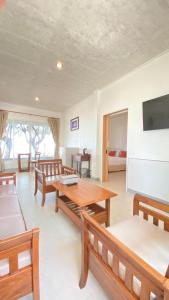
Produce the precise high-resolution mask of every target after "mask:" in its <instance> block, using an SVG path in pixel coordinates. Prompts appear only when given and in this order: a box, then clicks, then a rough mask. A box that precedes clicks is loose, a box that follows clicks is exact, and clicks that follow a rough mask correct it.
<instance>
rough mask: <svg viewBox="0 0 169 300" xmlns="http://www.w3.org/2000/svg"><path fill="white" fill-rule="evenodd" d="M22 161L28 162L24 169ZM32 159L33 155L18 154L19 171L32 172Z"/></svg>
mask: <svg viewBox="0 0 169 300" xmlns="http://www.w3.org/2000/svg"><path fill="white" fill-rule="evenodd" d="M22 159H25V160H27V166H26V167H24V168H23V167H22ZM30 159H31V154H30V153H19V154H18V171H19V172H30Z"/></svg>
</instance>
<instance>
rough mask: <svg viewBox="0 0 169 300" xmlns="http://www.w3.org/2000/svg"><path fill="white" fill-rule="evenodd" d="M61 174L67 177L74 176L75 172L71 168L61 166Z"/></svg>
mask: <svg viewBox="0 0 169 300" xmlns="http://www.w3.org/2000/svg"><path fill="white" fill-rule="evenodd" d="M62 174H67V175H69V174H70V175H71V174H76V170H74V169H73V168H71V167H67V166H62Z"/></svg>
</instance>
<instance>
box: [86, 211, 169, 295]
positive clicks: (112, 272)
mask: <svg viewBox="0 0 169 300" xmlns="http://www.w3.org/2000/svg"><path fill="white" fill-rule="evenodd" d="M82 216H83V220H84V221H83V224H84V226H83V232H82V241H83V253H84V254H83V257H84V262H83V264H84V265H86V266H87V264H88V261H89V260H90V263H91V264H92V261H95V260H97V261H98V262H99V264H100V270H99V272H102V270H104V269H105V268H106V273H107V275H108V276H109V277H111V284H112V285H114V286H115V287H116V285H118V288H119V289H120V291H121V299H133V300H134V299H138V296H137V295H136V293H135V291H134V290H133V280H134V279H135V278H136V279H137V280H138V281H139V282H140V297H139V299H140V300H150V294H151V293H153V294H155V295H156V298H155V299H156V300H160V299H168V298H164V285H165V284H166V283H168V279H166V278H165V277H164V276H162V275H161V274H160V273H158V272H157V271H156V270H154V269H153V268H152V267H150V266H149V265H148V264H147V263H145V262H144V261H143V260H142V259H141V258H139V257H138V256H137V255H135V254H134V253H133V252H132V251H130V250H129V249H128V248H127V247H126V246H125V245H124V244H123V243H121V242H120V241H119V240H118V239H116V238H115V237H114V236H112V235H111V234H110V233H109V232H108V231H106V230H105V229H104V228H102V227H101V226H100V225H99V224H98V223H97V222H96V221H95V220H94V219H93V218H91V217H90V216H89V215H88V214H87V213H86V212H83V213H82ZM90 234H92V236H93V242H91V239H90ZM100 243H101V244H102V247H99V244H100ZM110 255H112V262H111V265H110V264H109V258H108V257H109V256H110ZM93 264H94V262H93ZM122 266H123V267H124V268H125V273H124V279H122V278H121V277H120V267H122ZM103 272H104V271H103ZM103 274H104V273H103ZM103 277H104V276H103Z"/></svg>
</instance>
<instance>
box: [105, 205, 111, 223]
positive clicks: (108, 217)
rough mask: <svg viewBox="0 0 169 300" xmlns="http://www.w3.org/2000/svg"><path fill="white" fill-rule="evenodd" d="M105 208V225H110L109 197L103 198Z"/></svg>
mask: <svg viewBox="0 0 169 300" xmlns="http://www.w3.org/2000/svg"><path fill="white" fill-rule="evenodd" d="M105 208H106V213H107V221H106V222H105V225H106V227H108V226H110V199H106V200H105Z"/></svg>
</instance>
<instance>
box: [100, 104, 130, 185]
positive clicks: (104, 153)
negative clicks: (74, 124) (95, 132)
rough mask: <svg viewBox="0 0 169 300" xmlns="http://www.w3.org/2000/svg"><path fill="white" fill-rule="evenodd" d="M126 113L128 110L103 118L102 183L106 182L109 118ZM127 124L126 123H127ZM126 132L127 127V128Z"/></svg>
mask: <svg viewBox="0 0 169 300" xmlns="http://www.w3.org/2000/svg"><path fill="white" fill-rule="evenodd" d="M123 113H127V114H128V108H126V109H123V110H119V111H116V112H113V113H109V114H106V115H104V116H103V139H102V140H103V142H102V182H104V181H108V178H109V176H108V147H109V129H110V126H109V125H110V116H112V115H119V114H123ZM127 123H128V122H127ZM127 130H128V126H127Z"/></svg>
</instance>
